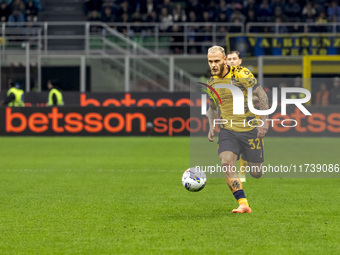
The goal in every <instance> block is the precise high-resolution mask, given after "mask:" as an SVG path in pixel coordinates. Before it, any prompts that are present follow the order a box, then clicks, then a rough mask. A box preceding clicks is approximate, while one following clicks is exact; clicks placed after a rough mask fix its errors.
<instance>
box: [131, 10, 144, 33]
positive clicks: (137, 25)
mask: <svg viewBox="0 0 340 255" xmlns="http://www.w3.org/2000/svg"><path fill="white" fill-rule="evenodd" d="M131 21H132V23H133V24H132V25H133V26H132V30H133V31H134V32H135V33H140V32H142V30H143V26H141V23H142V21H143V20H142V15H141V14H140V12H139V11H136V12H135V13H134V14H133V15H132V18H131Z"/></svg>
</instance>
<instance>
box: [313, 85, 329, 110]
mask: <svg viewBox="0 0 340 255" xmlns="http://www.w3.org/2000/svg"><path fill="white" fill-rule="evenodd" d="M315 103H316V105H322V106H327V105H328V103H329V91H328V90H327V85H326V83H322V84H321V87H320V90H319V91H318V92H316V100H315Z"/></svg>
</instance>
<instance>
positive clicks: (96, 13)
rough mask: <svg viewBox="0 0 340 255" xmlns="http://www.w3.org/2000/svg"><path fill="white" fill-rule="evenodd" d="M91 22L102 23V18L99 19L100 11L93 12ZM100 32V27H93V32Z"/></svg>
mask: <svg viewBox="0 0 340 255" xmlns="http://www.w3.org/2000/svg"><path fill="white" fill-rule="evenodd" d="M89 21H92V22H96V21H97V22H98V21H101V20H100V17H99V12H98V11H92V12H91V14H90V18H89ZM99 30H100V27H99V26H91V32H99Z"/></svg>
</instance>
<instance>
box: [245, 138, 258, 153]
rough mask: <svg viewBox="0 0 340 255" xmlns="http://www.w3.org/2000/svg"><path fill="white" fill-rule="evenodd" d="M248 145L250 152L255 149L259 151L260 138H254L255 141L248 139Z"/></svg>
mask: <svg viewBox="0 0 340 255" xmlns="http://www.w3.org/2000/svg"><path fill="white" fill-rule="evenodd" d="M248 143H249V145H250V149H251V150H255V148H256V149H257V150H260V149H261V140H260V138H256V139H248Z"/></svg>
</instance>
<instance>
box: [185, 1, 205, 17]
mask: <svg viewBox="0 0 340 255" xmlns="http://www.w3.org/2000/svg"><path fill="white" fill-rule="evenodd" d="M203 9H204V7H203V6H202V4H201V3H200V2H199V1H198V0H189V3H187V8H186V12H187V13H190V12H191V11H193V12H194V13H195V14H196V16H199V15H200V14H201V13H202V11H203Z"/></svg>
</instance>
